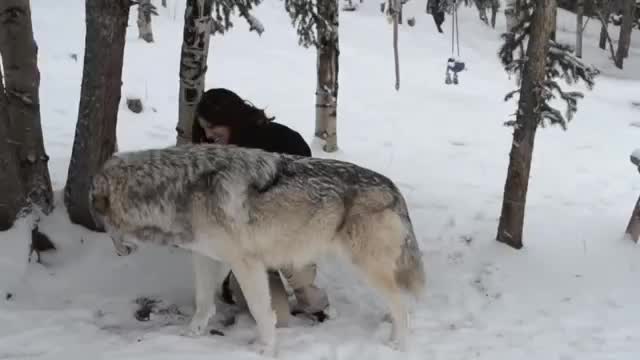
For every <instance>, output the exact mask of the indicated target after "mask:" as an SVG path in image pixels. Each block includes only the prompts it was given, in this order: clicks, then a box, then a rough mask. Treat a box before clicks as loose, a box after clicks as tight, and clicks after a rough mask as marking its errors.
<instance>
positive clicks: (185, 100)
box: [176, 0, 264, 145]
mask: <svg viewBox="0 0 640 360" xmlns="http://www.w3.org/2000/svg"><path fill="white" fill-rule="evenodd" d="M260 2H261V0H187V3H186V8H185V15H184V32H183V42H182V53H181V55H180V89H179V99H180V100H179V105H178V108H179V110H178V125H177V127H176V131H177V133H178V134H177V139H176V142H177V144H178V145H180V144H183V143H188V142H190V141H191V129H192V127H193V120H194V116H195V115H194V114H195V107H196V104H197V103H198V101H199V100H200V97H201V96H202V93H203V91H204V79H205V75H206V72H207V58H208V55H209V40H210V35H212V34H216V33H220V34H224V32H226V31H227V30H229V29H230V28H231V27H233V23H232V22H231V15H233V14H235V13H236V12H238V14H239V15H240V16H241V17H243V18H244V19H246V20H247V22H248V23H249V27H250V30H254V31H256V32H257V33H258V34H261V33H262V32H263V31H264V27H263V26H262V24H261V23H260V21H258V19H256V18H255V17H254V16H253V15H251V13H250V12H251V10H252V9H253V7H254V6H257V5H259V4H260Z"/></svg>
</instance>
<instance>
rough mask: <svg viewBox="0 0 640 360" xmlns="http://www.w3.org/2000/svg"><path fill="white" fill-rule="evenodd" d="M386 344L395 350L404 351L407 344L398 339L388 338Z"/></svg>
mask: <svg viewBox="0 0 640 360" xmlns="http://www.w3.org/2000/svg"><path fill="white" fill-rule="evenodd" d="M386 344H387V346H388V347H390V348H391V349H393V350H395V351H400V352H405V351H407V344H406V343H405V342H404V341H401V340H399V339H389V340H388V341H387V343H386Z"/></svg>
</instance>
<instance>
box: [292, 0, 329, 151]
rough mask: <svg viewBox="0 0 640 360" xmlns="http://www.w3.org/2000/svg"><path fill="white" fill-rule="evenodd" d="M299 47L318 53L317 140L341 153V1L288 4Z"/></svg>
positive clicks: (301, 0) (295, 0)
mask: <svg viewBox="0 0 640 360" xmlns="http://www.w3.org/2000/svg"><path fill="white" fill-rule="evenodd" d="M285 9H286V11H287V12H288V13H289V16H290V17H291V21H292V24H293V25H294V26H295V27H296V30H297V32H298V36H299V44H300V45H302V46H304V47H310V46H314V47H315V48H316V49H317V86H316V127H315V136H317V137H319V138H321V139H324V140H325V145H324V147H323V149H324V151H326V152H333V151H336V150H337V149H338V135H337V110H338V65H339V62H338V58H339V55H340V48H339V36H338V26H339V23H338V0H285Z"/></svg>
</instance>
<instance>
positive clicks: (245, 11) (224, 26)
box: [211, 0, 264, 35]
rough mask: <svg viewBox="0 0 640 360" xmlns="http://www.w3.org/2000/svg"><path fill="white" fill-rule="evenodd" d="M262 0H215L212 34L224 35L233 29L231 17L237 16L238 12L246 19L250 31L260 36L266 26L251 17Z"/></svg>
mask: <svg viewBox="0 0 640 360" xmlns="http://www.w3.org/2000/svg"><path fill="white" fill-rule="evenodd" d="M261 2H262V0H215V1H213V9H212V14H211V16H212V18H213V26H212V31H211V33H212V34H215V33H220V34H224V33H225V32H226V31H227V30H229V29H231V28H232V27H233V22H232V21H231V19H230V17H231V15H232V14H235V13H236V11H237V12H238V14H240V17H242V18H244V19H245V20H246V21H247V23H248V24H249V30H250V31H255V32H257V33H258V35H261V34H262V33H263V32H264V26H263V25H262V23H261V22H260V21H259V20H258V19H257V18H255V17H254V16H253V15H251V10H252V9H253V8H254V7H255V6H258V5H260V3H261Z"/></svg>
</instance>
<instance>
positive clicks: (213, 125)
mask: <svg viewBox="0 0 640 360" xmlns="http://www.w3.org/2000/svg"><path fill="white" fill-rule="evenodd" d="M273 119H274V118H273V117H268V116H267V115H266V114H265V112H264V111H263V110H261V109H259V108H257V107H255V106H253V105H252V104H251V103H249V102H247V101H245V100H244V99H242V98H241V97H239V96H238V95H237V94H235V93H234V92H233V91H231V90H228V89H223V88H216V89H210V90H208V91H206V92H205V93H204V94H202V98H201V99H200V102H199V103H198V105H197V107H196V115H195V119H194V122H193V129H192V141H193V142H194V143H216V144H232V145H236V146H240V147H246V148H257V149H262V150H265V151H269V152H276V153H284V154H291V155H300V156H311V149H310V148H309V145H307V143H306V142H305V141H304V138H303V137H302V136H301V135H300V134H299V133H298V132H296V131H294V130H292V129H290V128H289V127H287V126H285V125H282V124H278V123H276V122H273ZM280 272H281V273H282V275H283V276H284V278H285V279H286V280H287V282H288V283H289V285H290V286H291V287H292V288H293V290H294V294H295V297H296V300H297V306H296V309H295V310H294V312H293V313H297V312H302V313H306V314H308V315H311V316H313V317H315V318H316V319H318V320H319V321H323V320H324V319H325V318H326V317H327V314H326V313H325V311H326V310H327V308H328V306H329V301H328V297H327V294H326V293H325V291H323V290H322V289H320V288H318V287H317V286H315V285H314V284H313V282H314V280H315V277H316V265H315V264H311V265H309V266H307V267H305V268H303V269H301V270H299V271H294V270H293V269H292V268H284V269H280ZM269 275H270V276H269V280H270V281H269V283H270V289H271V292H272V298H273V299H274V304H273V305H274V308H275V310H276V313H277V315H278V322H279V323H281V322H285V323H286V319H287V316H288V315H289V310H288V303H287V304H286V305H284V306H283V305H282V304H280V305H278V304H276V303H275V301H276V299H282V298H283V297H282V294H274V292H277V291H284V288H283V287H282V286H279V284H277V283H281V281H280V280H279V279H280V277H279V276H278V273H277V271H273V272H270V274H269ZM280 285H281V284H280ZM223 298H224V299H225V301H226V302H228V303H233V298H235V299H236V302H240V303H244V302H245V301H244V296H242V291H241V290H240V286H238V284H237V281H236V280H235V278H234V277H233V275H232V274H231V272H230V273H229V276H228V277H227V279H225V282H224V284H223ZM284 299H286V295H285V296H284ZM242 305H245V304H242ZM279 306H280V309H278V307H279ZM285 307H286V310H283V309H284V308H285ZM284 312H286V314H284Z"/></svg>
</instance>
